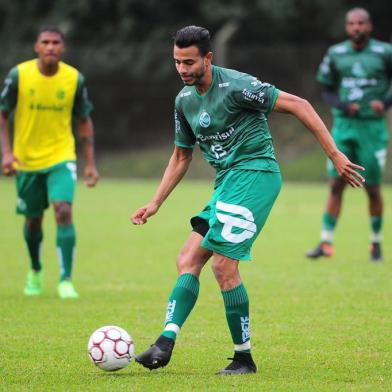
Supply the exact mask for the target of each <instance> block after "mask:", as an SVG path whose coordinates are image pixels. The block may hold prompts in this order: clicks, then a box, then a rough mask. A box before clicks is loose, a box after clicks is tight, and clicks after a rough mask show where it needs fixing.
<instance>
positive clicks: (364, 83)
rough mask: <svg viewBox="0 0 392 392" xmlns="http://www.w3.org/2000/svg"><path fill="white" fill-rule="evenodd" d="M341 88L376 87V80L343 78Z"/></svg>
mask: <svg viewBox="0 0 392 392" xmlns="http://www.w3.org/2000/svg"><path fill="white" fill-rule="evenodd" d="M341 86H342V87H344V88H354V87H359V88H361V87H369V86H370V87H371V86H377V79H374V78H372V79H366V78H351V77H345V78H343V79H342V82H341Z"/></svg>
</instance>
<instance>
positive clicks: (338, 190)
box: [330, 180, 346, 197]
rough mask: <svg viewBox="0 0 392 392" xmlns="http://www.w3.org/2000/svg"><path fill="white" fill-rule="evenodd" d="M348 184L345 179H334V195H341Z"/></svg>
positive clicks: (332, 187) (332, 184) (332, 188)
mask: <svg viewBox="0 0 392 392" xmlns="http://www.w3.org/2000/svg"><path fill="white" fill-rule="evenodd" d="M345 186H346V183H345V182H343V181H339V180H336V181H332V183H331V188H330V189H331V195H332V196H333V197H341V196H342V194H343V191H344V188H345Z"/></svg>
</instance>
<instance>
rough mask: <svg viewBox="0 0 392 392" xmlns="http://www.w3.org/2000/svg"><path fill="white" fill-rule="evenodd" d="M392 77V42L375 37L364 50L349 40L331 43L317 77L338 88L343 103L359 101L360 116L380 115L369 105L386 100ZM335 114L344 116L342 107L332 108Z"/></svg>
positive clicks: (325, 84) (326, 84) (321, 81)
mask: <svg viewBox="0 0 392 392" xmlns="http://www.w3.org/2000/svg"><path fill="white" fill-rule="evenodd" d="M391 77H392V45H390V44H387V43H385V42H381V41H377V40H374V39H371V40H369V43H368V45H367V46H366V47H365V48H364V49H362V50H356V49H354V48H353V47H352V44H351V41H350V40H347V41H344V42H341V43H339V44H337V45H334V46H331V47H330V48H329V49H328V52H327V54H326V55H325V56H324V59H323V61H322V63H321V64H320V67H319V70H318V73H317V80H318V81H319V82H320V83H322V84H323V85H324V86H327V87H330V88H332V89H335V90H336V91H337V92H338V94H339V98H340V100H341V102H343V103H358V104H359V105H360V109H359V112H358V115H357V117H359V118H369V119H370V118H379V117H380V116H379V115H378V114H376V113H375V112H374V110H373V109H372V108H371V107H370V102H371V101H373V100H380V101H384V100H385V98H386V97H387V94H388V91H389V87H390V83H391ZM332 113H333V114H334V115H335V116H339V117H344V116H345V113H344V111H343V110H342V109H338V108H332Z"/></svg>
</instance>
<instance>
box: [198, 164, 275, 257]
mask: <svg viewBox="0 0 392 392" xmlns="http://www.w3.org/2000/svg"><path fill="white" fill-rule="evenodd" d="M281 187H282V178H281V175H280V173H279V172H265V171H256V170H231V171H230V172H228V173H227V175H226V177H225V178H224V180H223V182H222V184H221V185H220V186H219V187H217V188H216V189H215V192H214V194H213V196H212V198H211V200H210V201H209V203H208V204H207V205H206V207H205V208H204V210H203V211H201V212H200V213H199V214H198V215H197V216H195V217H193V218H192V219H191V224H192V226H193V227H194V228H195V226H196V225H198V224H200V221H204V222H208V227H207V230H208V231H207V232H206V234H205V236H204V239H203V241H202V243H201V245H202V247H203V248H206V249H209V250H211V251H213V252H216V253H219V254H222V255H224V256H227V257H230V258H232V259H235V260H251V255H250V250H251V247H252V244H253V242H254V240H255V239H256V238H257V236H258V234H259V233H260V231H261V229H262V228H263V226H264V224H265V222H266V220H267V217H268V215H269V213H270V211H271V208H272V206H273V204H274V202H275V200H276V198H277V196H278V194H279V191H280V189H281ZM195 231H197V230H195Z"/></svg>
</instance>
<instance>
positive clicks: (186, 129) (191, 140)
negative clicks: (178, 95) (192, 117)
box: [174, 106, 196, 148]
mask: <svg viewBox="0 0 392 392" xmlns="http://www.w3.org/2000/svg"><path fill="white" fill-rule="evenodd" d="M174 123H175V137H174V144H175V145H176V146H178V147H182V148H193V147H194V146H195V143H196V137H195V135H194V133H193V132H192V129H191V127H190V125H189V123H188V121H187V120H186V118H185V116H184V114H183V113H182V112H181V111H180V110H179V109H178V108H177V106H176V108H175V110H174Z"/></svg>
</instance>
